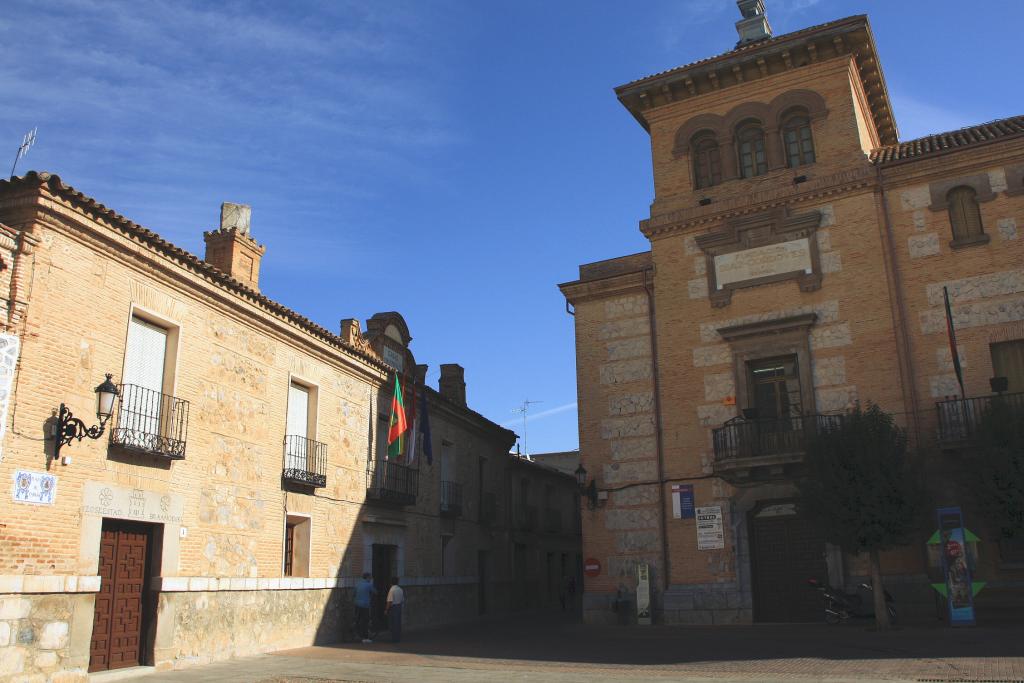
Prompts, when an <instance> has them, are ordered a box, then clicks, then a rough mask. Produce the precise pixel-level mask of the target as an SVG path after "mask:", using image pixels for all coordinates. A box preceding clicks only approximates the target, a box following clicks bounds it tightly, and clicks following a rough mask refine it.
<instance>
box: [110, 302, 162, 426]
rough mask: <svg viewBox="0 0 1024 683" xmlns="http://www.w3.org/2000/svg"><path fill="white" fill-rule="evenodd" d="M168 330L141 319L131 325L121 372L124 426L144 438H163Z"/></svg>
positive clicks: (129, 324)
mask: <svg viewBox="0 0 1024 683" xmlns="http://www.w3.org/2000/svg"><path fill="white" fill-rule="evenodd" d="M167 341H168V331H167V330H166V329H165V328H163V327H160V326H158V325H154V324H152V323H150V322H148V321H146V320H143V319H142V318H139V317H138V316H134V315H133V316H132V318H131V320H130V321H129V323H128V338H127V340H126V342H125V350H124V371H123V372H122V373H121V383H122V384H123V385H124V386H123V389H122V392H121V424H122V426H123V427H126V428H129V429H131V430H132V433H135V434H142V435H150V436H152V435H159V434H161V429H160V418H161V412H162V409H163V407H164V403H165V401H164V400H163V396H162V395H163V394H164V393H165V392H164V381H165V378H166V376H167V352H168V348H167V347H168V343H167Z"/></svg>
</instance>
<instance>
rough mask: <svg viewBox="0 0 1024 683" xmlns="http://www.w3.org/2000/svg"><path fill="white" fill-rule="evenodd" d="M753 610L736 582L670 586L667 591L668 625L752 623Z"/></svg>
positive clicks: (664, 616)
mask: <svg viewBox="0 0 1024 683" xmlns="http://www.w3.org/2000/svg"><path fill="white" fill-rule="evenodd" d="M753 619H754V617H753V610H752V609H751V605H750V603H749V602H748V601H746V600H744V596H743V592H742V590H741V589H740V586H739V585H737V584H736V583H731V582H730V583H704V584H690V585H686V586H671V587H670V588H669V589H668V590H667V591H666V592H665V600H664V605H663V608H662V620H663V622H664V623H666V624H715V625H718V624H749V623H751V622H752V621H753Z"/></svg>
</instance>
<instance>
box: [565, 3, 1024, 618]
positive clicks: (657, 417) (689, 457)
mask: <svg viewBox="0 0 1024 683" xmlns="http://www.w3.org/2000/svg"><path fill="white" fill-rule="evenodd" d="M738 4H739V5H740V9H741V10H742V12H743V19H741V21H740V22H739V23H738V24H737V29H738V31H739V33H740V42H739V44H738V45H737V46H736V48H735V49H733V50H732V51H730V52H726V53H724V54H721V55H718V56H716V57H710V58H708V59H703V60H701V61H698V62H695V63H693V64H690V65H687V66H682V67H679V68H675V69H671V70H668V71H665V72H662V73H660V74H657V75H654V76H650V77H647V78H643V79H641V80H638V81H635V82H632V83H629V84H626V85H623V86H621V87H619V88H617V89H616V93H617V95H618V98H619V100H620V101H621V102H622V104H623V105H624V106H625V107H626V109H627V110H628V111H629V112H630V114H632V115H633V116H634V117H635V118H636V120H637V121H638V122H639V123H640V125H641V126H643V128H644V129H645V130H646V131H647V132H648V133H649V134H650V138H651V153H652V163H653V177H654V200H653V202H652V204H651V209H650V216H649V217H647V218H645V219H644V220H642V221H640V230H641V232H642V233H643V234H644V236H645V237H647V238H648V239H649V240H650V246H651V248H650V251H647V252H644V253H640V254H634V255H630V256H624V257H620V258H614V259H610V260H607V261H601V262H598V263H590V264H586V265H583V266H580V268H579V279H577V280H575V281H573V282H567V283H565V284H563V285H561V290H562V292H563V293H564V295H565V296H566V298H567V300H568V301H569V302H570V303H571V304H572V305H573V306H574V310H575V323H576V349H577V373H578V375H577V379H578V395H579V430H580V453H581V456H582V462H583V465H584V467H585V468H586V470H587V471H588V472H589V474H590V476H592V477H593V478H594V481H595V483H596V486H597V489H598V490H599V491H603V493H601V494H600V497H598V498H597V500H596V501H595V504H594V505H593V506H592V507H591V509H589V510H585V511H584V512H583V520H584V528H583V537H584V556H585V557H587V558H594V559H596V560H598V561H599V563H600V565H601V573H600V574H599V575H598V576H596V577H594V578H588V579H587V583H586V592H585V595H584V599H585V602H584V611H585V615H586V618H587V619H588V620H591V621H602V620H610V619H612V618H614V617H613V614H612V609H611V608H612V603H613V601H614V600H615V598H616V596H617V595H618V594H620V593H627V594H628V593H629V592H631V591H633V590H634V587H635V586H636V570H635V568H636V566H637V564H638V563H647V564H648V565H649V566H650V567H651V573H652V588H653V593H654V596H653V599H654V608H655V616H656V617H659V616H660V618H662V619H663V620H664V621H665V622H669V623H715V624H719V623H746V622H751V621H815V620H820V619H821V616H822V615H821V603H820V599H819V598H818V597H817V595H816V594H815V593H814V592H813V591H810V590H809V589H808V588H807V587H806V586H805V585H804V581H805V580H806V579H807V578H810V577H820V576H822V575H823V574H826V573H827V576H828V579H829V580H830V581H831V582H832V583H833V584H836V585H853V583H854V582H855V581H856V580H858V579H863V577H864V576H865V574H866V573H867V568H866V565H865V563H864V561H863V559H862V558H857V557H848V556H844V555H843V554H842V553H841V552H840V551H838V550H837V549H836V548H832V547H830V546H827V545H826V544H825V542H824V540H823V539H822V538H821V537H820V535H819V534H818V532H817V531H816V530H815V528H814V525H812V524H810V523H809V521H808V520H806V519H802V518H801V517H800V516H799V514H798V510H797V508H796V507H795V505H794V497H795V495H796V490H795V487H794V485H793V477H794V476H795V475H797V474H799V472H800V465H801V461H802V458H803V455H804V451H805V445H806V442H807V438H808V436H809V435H811V434H813V433H814V430H816V429H819V425H820V424H822V422H823V421H824V422H827V421H828V420H829V419H830V418H829V416H833V415H837V414H841V413H842V412H844V411H845V410H847V409H849V408H851V407H852V406H853V405H854V404H855V403H856V402H858V401H861V402H864V401H868V400H870V401H873V402H875V403H877V404H879V405H880V406H881V407H882V408H883V409H885V410H886V411H889V412H891V413H893V414H894V415H895V416H896V417H897V420H898V421H899V422H900V423H901V424H902V425H903V426H905V427H906V428H907V430H908V433H909V435H910V437H911V439H912V441H913V446H914V448H915V449H917V452H918V453H920V454H921V455H920V457H922V458H923V459H924V460H925V461H926V465H927V470H926V471H927V473H928V479H929V487H930V494H931V500H932V502H933V503H934V504H936V505H942V504H945V505H963V506H964V509H965V514H966V519H967V526H968V527H971V528H972V529H974V530H975V531H976V532H977V533H978V534H979V536H981V537H982V542H981V543H980V544H979V545H978V548H979V550H978V566H977V572H976V573H977V576H978V578H979V579H981V580H986V581H988V587H987V588H986V589H985V591H983V592H982V593H981V594H979V596H978V601H979V603H978V604H979V613H980V614H982V615H984V614H985V610H986V609H988V608H989V607H994V606H996V605H997V604H1003V605H1007V604H1014V603H1013V602H1012V600H1014V599H1015V600H1017V601H1018V602H1017V603H1016V604H1020V597H1021V595H1024V591H1022V589H1024V556H1022V553H1021V548H1020V547H1019V545H1014V544H1010V543H1002V544H1000V543H998V542H996V531H995V529H994V528H993V525H991V524H989V523H988V522H987V521H986V520H985V519H982V518H981V517H980V513H979V512H978V511H977V507H976V506H972V502H971V500H970V496H969V495H968V493H967V491H966V490H965V487H964V486H958V485H957V479H958V478H959V477H958V474H957V472H961V471H962V468H963V467H965V466H967V467H969V466H970V465H969V460H967V458H968V457H969V455H970V450H971V442H970V440H969V439H965V438H963V437H964V436H966V435H967V434H968V433H969V432H970V428H971V427H972V426H973V422H972V420H973V418H972V416H974V415H977V414H979V413H980V412H981V410H982V409H983V407H984V406H985V405H986V403H987V402H988V401H989V400H990V396H991V390H990V384H989V379H990V378H992V377H996V376H1002V377H1006V378H1008V383H1009V388H1008V391H1009V394H1007V395H1008V396H1010V397H1011V399H1014V397H1015V399H1014V400H1017V401H1018V402H1020V400H1021V398H1022V397H1024V394H1021V393H1015V392H1024V270H1022V264H1024V239H1021V236H1020V234H1019V229H1018V224H1020V223H1021V222H1022V220H1024V117H1015V118H1010V119H1004V120H1001V121H994V122H992V123H988V124H984V125H979V126H974V127H971V128H966V129H963V130H959V131H953V132H950V133H944V134H940V135H932V136H929V137H926V138H922V139H919V140H913V141H909V142H900V141H899V139H898V136H897V130H896V122H895V120H894V118H893V113H892V108H891V105H890V102H889V98H888V94H887V90H886V85H885V80H884V76H883V73H882V69H881V66H880V63H879V56H878V54H877V52H876V49H875V44H874V40H873V38H872V34H871V29H870V26H869V24H868V20H867V18H866V17H864V16H854V17H849V18H846V19H840V20H838V21H833V22H830V23H827V24H823V25H820V26H815V27H812V28H808V29H804V30H801V31H797V32H795V33H790V34H788V35H782V36H777V37H772V36H771V32H770V28H769V27H768V22H767V18H766V17H765V16H764V13H763V5H762V3H761V2H759V1H757V0H740V1H739V2H738ZM943 287H948V289H949V293H950V297H951V302H952V313H953V318H954V322H955V325H956V329H957V336H958V341H959V351H960V356H961V361H962V363H963V366H964V374H965V384H966V400H961V399H959V397H958V398H957V399H955V400H950V397H951V396H952V395H959V388H958V386H957V380H956V377H955V375H954V371H953V366H952V361H951V356H950V350H949V345H948V343H947V336H946V324H945V315H944V308H943ZM687 485H689V486H692V487H693V501H694V502H695V505H696V506H698V507H704V506H711V507H713V506H718V507H720V508H721V517H720V520H721V529H722V537H723V538H722V539H721V543H720V544H715V543H714V542H713V539H712V540H711V541H709V542H708V543H706V544H704V549H699V548H698V534H697V531H696V528H695V527H696V524H695V520H694V519H691V518H687V516H686V515H683V514H681V513H680V514H679V515H678V516H677V514H676V512H675V510H674V505H673V502H674V501H673V496H674V491H675V490H677V489H674V488H673V487H678V490H679V493H680V502H681V499H682V495H681V494H682V492H683V490H684V489H683V487H685V486H687ZM921 531H922V533H921V542H920V544H915V545H913V546H910V547H906V548H904V549H901V550H900V551H897V552H892V553H888V554H885V555H884V556H883V570H884V572H885V574H886V581H887V585H888V586H889V587H890V589H891V590H892V591H893V592H894V593H896V597H897V600H898V601H900V602H901V603H903V606H902V607H901V610H902V611H903V612H904V613H905V614H907V613H910V614H913V613H918V614H922V615H928V616H930V617H931V618H934V616H935V614H936V605H935V599H934V595H933V593H932V591H931V588H929V587H928V584H929V582H930V581H933V580H935V579H934V578H929V577H934V575H935V572H936V571H937V570H936V567H935V564H934V560H933V559H930V557H929V555H928V552H927V550H926V546H925V541H926V539H927V538H928V537H929V536H930V535H931V532H932V529H922V530H921ZM716 545H721V547H715V546H716Z"/></svg>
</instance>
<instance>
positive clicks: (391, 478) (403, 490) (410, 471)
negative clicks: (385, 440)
mask: <svg viewBox="0 0 1024 683" xmlns="http://www.w3.org/2000/svg"><path fill="white" fill-rule="evenodd" d="M419 488H420V473H419V470H417V469H414V468H412V467H410V466H409V465H403V464H401V463H398V462H395V461H392V460H386V459H378V460H374V461H371V462H370V464H369V468H368V469H367V471H366V499H367V502H371V503H379V504H381V505H392V506H404V505H415V504H416V497H417V495H418V494H419Z"/></svg>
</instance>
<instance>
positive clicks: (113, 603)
mask: <svg viewBox="0 0 1024 683" xmlns="http://www.w3.org/2000/svg"><path fill="white" fill-rule="evenodd" d="M152 553H153V527H152V525H150V524H143V523H141V522H125V521H120V520H103V530H102V535H101V537H100V565H99V573H100V592H99V593H97V595H96V607H95V612H94V615H93V626H92V642H91V644H90V647H89V671H105V670H107V669H122V668H124V667H128V666H138V665H139V664H141V663H142V660H143V637H144V634H145V633H146V632H147V631H148V629H146V628H145V627H146V625H147V624H146V620H147V618H150V613H151V612H152V610H151V606H150V605H148V604H147V602H148V601H147V600H146V596H147V588H148V584H149V579H150V571H149V565H150V561H151V558H152Z"/></svg>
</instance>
